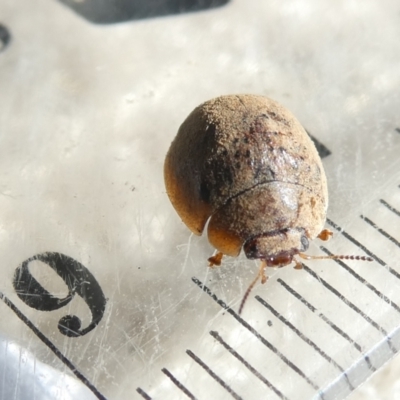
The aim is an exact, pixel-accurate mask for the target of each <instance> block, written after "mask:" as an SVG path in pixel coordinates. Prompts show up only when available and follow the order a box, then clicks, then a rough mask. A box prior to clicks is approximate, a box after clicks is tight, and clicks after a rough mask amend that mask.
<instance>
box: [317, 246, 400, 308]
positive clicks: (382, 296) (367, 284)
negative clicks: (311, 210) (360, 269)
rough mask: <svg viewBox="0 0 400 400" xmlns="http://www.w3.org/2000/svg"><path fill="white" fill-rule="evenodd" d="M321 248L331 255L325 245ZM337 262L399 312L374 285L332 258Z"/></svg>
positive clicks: (394, 304)
mask: <svg viewBox="0 0 400 400" xmlns="http://www.w3.org/2000/svg"><path fill="white" fill-rule="evenodd" d="M321 250H322V251H324V252H325V253H326V254H328V255H332V253H331V252H330V251H329V250H327V249H326V248H325V247H323V246H321ZM333 261H335V262H336V263H338V264H339V265H340V266H341V267H342V268H344V269H345V270H346V271H347V272H348V273H349V274H350V275H353V276H354V277H355V278H356V279H357V280H358V281H359V282H360V283H362V284H363V285H364V286H366V287H367V288H368V289H370V290H371V291H372V292H373V293H374V294H376V295H377V296H378V297H379V298H380V300H383V301H384V302H385V303H387V304H389V305H390V306H391V307H392V308H394V309H395V310H396V311H397V312H398V313H400V307H399V306H398V305H397V304H396V303H395V302H394V301H393V300H390V299H389V298H388V297H386V296H385V295H384V294H383V293H382V292H380V291H379V290H378V289H377V288H376V287H375V286H373V285H371V284H370V283H369V282H368V281H367V280H365V279H364V278H363V277H361V276H360V275H358V274H357V273H356V272H355V271H354V270H353V269H351V268H350V267H349V266H348V265H347V264H345V263H344V262H343V261H341V260H333Z"/></svg>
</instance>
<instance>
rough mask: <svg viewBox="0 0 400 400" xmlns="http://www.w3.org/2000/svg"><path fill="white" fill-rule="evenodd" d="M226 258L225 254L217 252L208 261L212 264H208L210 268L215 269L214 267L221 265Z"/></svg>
mask: <svg viewBox="0 0 400 400" xmlns="http://www.w3.org/2000/svg"><path fill="white" fill-rule="evenodd" d="M223 256H224V254H223V253H221V252H220V251H217V252H216V253H215V254H214V255H213V256H211V257H210V258H209V259H208V260H207V261H208V262H209V263H210V264H208V266H209V267H211V268H213V267H214V265H218V266H220V265H221V261H222V257H223Z"/></svg>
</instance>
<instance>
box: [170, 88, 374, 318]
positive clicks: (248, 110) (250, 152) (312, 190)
mask: <svg viewBox="0 0 400 400" xmlns="http://www.w3.org/2000/svg"><path fill="white" fill-rule="evenodd" d="M164 177H165V185H166V188H167V193H168V196H169V198H170V200H171V202H172V205H173V206H174V208H175V209H176V211H177V212H178V214H179V216H180V217H181V218H182V220H183V222H184V223H185V224H186V225H187V226H188V227H189V229H190V230H191V231H192V232H193V233H195V234H196V235H201V234H202V232H203V230H204V227H205V225H206V223H207V221H208V220H209V222H208V240H209V241H210V243H211V244H212V245H213V246H214V247H215V248H216V249H217V251H218V252H217V254H216V255H214V256H213V257H210V258H209V261H210V265H211V266H212V265H220V263H221V259H222V256H223V255H224V254H226V255H229V256H233V257H234V256H237V255H239V253H240V251H241V249H242V247H243V250H244V252H245V254H246V256H247V258H249V259H261V260H262V263H261V267H260V272H259V274H258V276H257V278H256V280H257V279H258V277H259V276H261V280H262V282H265V281H266V277H265V275H264V269H265V267H266V266H271V267H283V266H285V265H288V264H290V263H292V262H293V261H294V262H295V263H296V266H295V268H301V263H300V262H299V261H298V260H296V258H295V256H296V255H299V256H300V257H302V258H310V256H307V255H305V254H303V252H304V251H306V250H307V249H308V246H309V241H310V240H313V239H315V238H316V237H319V238H320V239H322V240H327V239H329V237H330V236H331V235H332V233H331V232H330V231H328V230H323V226H324V224H325V220H326V211H327V206H328V190H327V184H326V177H325V172H324V169H323V166H322V162H321V159H320V157H319V155H318V153H317V150H316V148H315V146H314V144H313V142H312V141H311V139H310V137H309V136H308V134H307V133H306V132H305V130H304V128H303V127H302V126H301V125H300V123H299V122H298V121H297V120H296V118H295V117H294V116H293V115H292V114H291V113H290V112H289V111H288V110H286V109H285V108H284V107H282V106H281V105H280V104H278V103H277V102H275V101H273V100H270V99H268V98H266V97H263V96H255V95H230V96H221V97H217V98H215V99H212V100H209V101H207V102H205V103H203V104H201V105H200V106H198V107H197V108H195V109H194V110H193V111H192V113H191V114H190V115H189V116H188V117H187V118H186V120H185V121H184V122H183V124H182V125H181V127H180V128H179V131H178V134H177V136H176V137H175V139H174V141H173V142H172V144H171V147H170V149H169V151H168V154H167V156H166V159H165V165H164ZM349 257H351V256H323V257H319V258H349ZM312 258H315V257H312ZM358 258H359V259H367V257H358ZM256 280H255V281H254V282H253V283H252V284H251V285H250V287H249V289H248V291H247V292H246V295H245V297H244V299H243V301H242V305H241V308H240V311H241V309H242V307H243V304H244V301H245V299H246V298H247V296H248V294H249V292H250V290H251V288H252V287H253V285H254V284H255V282H256Z"/></svg>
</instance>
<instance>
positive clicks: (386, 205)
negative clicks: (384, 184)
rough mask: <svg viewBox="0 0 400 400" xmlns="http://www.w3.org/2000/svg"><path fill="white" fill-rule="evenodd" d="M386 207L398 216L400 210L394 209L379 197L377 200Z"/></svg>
mask: <svg viewBox="0 0 400 400" xmlns="http://www.w3.org/2000/svg"><path fill="white" fill-rule="evenodd" d="M379 201H380V202H381V203H382V204H383V205H384V206H385V207H386V208H388V209H389V210H390V211H391V212H393V213H395V214H396V215H397V216H398V217H400V211H399V210H396V209H395V208H394V207H392V206H391V205H390V204H389V203H387V202H386V201H385V200H383V199H380V200H379Z"/></svg>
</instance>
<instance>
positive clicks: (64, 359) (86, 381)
mask: <svg viewBox="0 0 400 400" xmlns="http://www.w3.org/2000/svg"><path fill="white" fill-rule="evenodd" d="M0 299H1V300H3V302H4V303H5V304H6V305H7V306H8V307H9V308H10V309H11V310H12V311H13V312H14V314H15V315H16V316H17V317H18V318H19V319H20V320H21V321H22V322H23V323H24V324H25V325H26V326H27V327H28V328H29V329H30V330H31V331H32V332H33V333H34V334H35V335H36V336H37V337H38V338H39V339H40V340H41V341H42V342H43V343H44V344H45V345H46V346H47V347H48V348H49V349H50V350H51V351H52V352H53V353H54V355H55V356H56V357H57V358H58V359H59V360H60V361H61V362H62V363H63V364H64V365H65V366H67V367H68V368H69V369H70V370H71V372H72V373H73V374H74V375H75V376H76V377H77V378H78V379H79V380H80V381H81V382H82V383H83V384H84V385H86V386H87V388H88V389H90V390H91V392H92V393H93V394H94V395H95V396H96V397H97V398H98V399H100V400H106V397H105V396H103V395H102V394H101V393H100V392H99V391H98V389H97V388H96V387H95V386H94V385H93V384H92V383H91V382H90V381H89V379H87V378H86V377H85V376H84V375H83V374H82V373H81V372H79V371H78V369H77V368H76V367H75V365H74V364H72V362H71V361H70V360H69V359H68V358H67V357H65V356H64V355H63V354H62V353H61V351H60V350H58V348H57V347H56V346H55V345H54V343H53V342H52V341H50V339H48V338H47V337H46V336H45V335H43V333H42V332H41V331H40V330H39V329H38V328H36V326H35V325H34V324H33V323H32V322H31V321H30V320H29V319H28V318H27V317H26V316H25V315H24V314H23V313H22V312H21V311H20V310H19V309H18V308H17V306H16V305H15V304H14V303H12V302H11V301H10V300H9V299H8V298H7V297H6V296H5V295H4V294H3V293H1V292H0Z"/></svg>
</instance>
